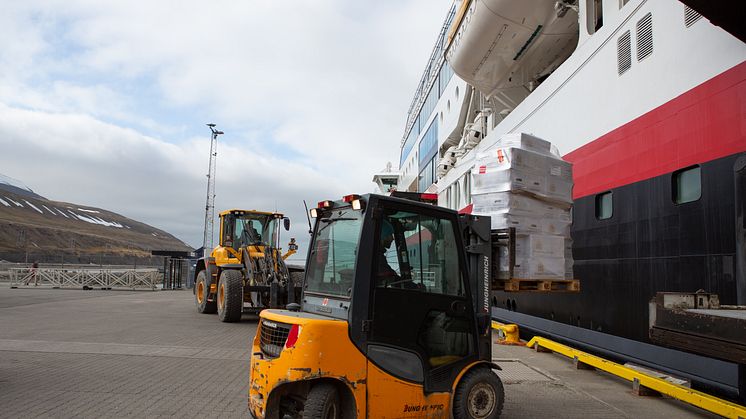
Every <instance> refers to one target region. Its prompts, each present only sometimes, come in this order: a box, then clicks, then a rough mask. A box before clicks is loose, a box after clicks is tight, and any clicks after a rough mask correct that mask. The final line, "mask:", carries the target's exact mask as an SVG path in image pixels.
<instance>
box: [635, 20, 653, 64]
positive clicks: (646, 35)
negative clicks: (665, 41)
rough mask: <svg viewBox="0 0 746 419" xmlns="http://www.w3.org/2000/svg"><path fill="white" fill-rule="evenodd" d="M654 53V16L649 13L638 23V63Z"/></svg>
mask: <svg viewBox="0 0 746 419" xmlns="http://www.w3.org/2000/svg"><path fill="white" fill-rule="evenodd" d="M652 53H653V15H652V14H650V13H648V14H646V15H645V16H643V18H642V19H640V20H639V21H638V22H637V61H642V60H643V59H644V58H645V57H647V56H649V55H650V54H652Z"/></svg>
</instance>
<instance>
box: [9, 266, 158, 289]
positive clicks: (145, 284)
mask: <svg viewBox="0 0 746 419" xmlns="http://www.w3.org/2000/svg"><path fill="white" fill-rule="evenodd" d="M8 272H9V274H10V286H11V288H17V287H21V286H45V287H50V286H51V287H52V288H83V289H89V288H91V289H92V288H101V289H113V288H120V289H123V288H126V289H150V290H155V289H156V288H157V287H158V285H159V284H160V282H161V277H162V274H161V273H160V272H159V271H158V269H157V268H137V269H132V268H130V269H110V268H108V267H97V268H90V267H87V268H47V267H44V268H34V267H24V268H11V269H9V270H8Z"/></svg>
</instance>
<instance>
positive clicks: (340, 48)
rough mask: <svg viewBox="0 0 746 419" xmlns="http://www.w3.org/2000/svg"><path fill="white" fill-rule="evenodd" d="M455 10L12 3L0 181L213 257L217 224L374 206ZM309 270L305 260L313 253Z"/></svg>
mask: <svg viewBox="0 0 746 419" xmlns="http://www.w3.org/2000/svg"><path fill="white" fill-rule="evenodd" d="M450 6H451V1H450V0H436V1H433V0H412V1H401V0H386V1H375V2H363V1H349V0H317V1H303V0H293V1H269V0H266V1H262V2H260V1H234V0H230V1H228V0H226V1H221V0H217V1H211V2H204V1H139V0H138V1H131V2H123V1H101V0H64V1H62V0H60V1H55V0H44V1H33V0H25V1H18V2H5V3H4V5H3V13H0V68H2V70H1V71H0V174H3V175H7V176H10V177H13V178H16V179H19V180H21V181H23V182H24V183H26V184H27V185H28V186H29V187H30V188H31V189H33V190H34V191H35V192H37V193H39V194H41V195H43V196H45V197H47V198H49V199H52V200H60V201H67V202H73V203H76V204H82V205H90V206H96V207H102V208H105V209H108V210H111V211H114V212H118V213H120V214H123V215H125V216H128V217H131V218H134V219H137V220H140V221H143V222H146V223H148V224H151V225H153V226H155V227H158V228H162V229H164V230H166V231H168V232H170V233H172V234H174V235H176V236H177V237H179V238H180V239H182V240H184V241H185V242H187V243H188V244H190V245H192V246H194V247H199V246H200V245H201V242H202V228H203V222H204V204H205V192H206V177H205V175H206V173H207V164H208V158H209V152H208V150H209V130H208V128H207V127H206V126H205V124H206V123H208V122H213V123H216V124H217V125H218V128H219V129H221V130H223V131H225V135H224V136H221V137H220V139H219V141H220V144H219V148H218V163H217V176H216V180H217V188H216V189H217V198H216V209H217V210H218V211H219V210H221V209H226V208H229V207H244V208H250V209H251V208H256V209H265V210H266V209H269V210H273V209H275V208H277V209H278V210H280V211H284V212H285V213H287V214H289V215H290V216H291V217H292V219H293V221H294V227H293V231H292V233H293V235H295V236H297V237H298V238H299V239H300V240H301V241H303V242H305V239H306V237H307V233H305V230H307V225H306V221H305V215H304V210H303V203H302V200H303V199H306V200H308V202H313V203H315V202H317V201H319V200H321V199H326V198H339V197H341V196H342V195H344V194H347V193H365V192H371V191H372V190H373V188H374V185H373V183H372V182H371V178H372V175H373V173H374V172H376V171H379V170H380V169H381V168H383V167H384V166H385V164H386V162H387V161H391V162H396V161H397V160H398V149H399V147H398V146H399V141H400V139H401V135H402V131H403V129H404V123H405V119H406V111H407V109H408V107H409V104H410V101H411V100H412V95H413V93H414V90H415V87H416V84H417V82H418V80H419V78H420V76H421V73H422V70H423V69H424V66H425V63H426V61H427V58H428V56H429V54H430V51H431V49H432V46H433V44H434V42H435V39H436V36H437V33H438V30H439V29H440V25H441V24H442V22H443V19H444V18H445V15H446V12H447V11H448V9H449V7H450ZM302 252H305V249H303V250H302Z"/></svg>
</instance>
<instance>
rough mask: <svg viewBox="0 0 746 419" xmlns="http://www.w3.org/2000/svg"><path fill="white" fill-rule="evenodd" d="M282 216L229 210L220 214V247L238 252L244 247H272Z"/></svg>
mask: <svg viewBox="0 0 746 419" xmlns="http://www.w3.org/2000/svg"><path fill="white" fill-rule="evenodd" d="M282 218H283V216H282V214H276V213H268V212H259V211H243V210H229V211H224V212H222V213H220V246H222V247H230V248H233V249H234V250H238V249H240V248H241V247H244V246H262V245H272V244H274V242H275V241H276V237H277V231H278V228H277V227H278V224H279V220H281V219H282Z"/></svg>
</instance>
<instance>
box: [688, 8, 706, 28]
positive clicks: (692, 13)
mask: <svg viewBox="0 0 746 419" xmlns="http://www.w3.org/2000/svg"><path fill="white" fill-rule="evenodd" d="M701 17H702V15H701V14H699V13H697V11H696V10H694V9H692V8H691V7H689V6H684V26H686V27H687V28H688V27H691V26H692V25H694V23H695V22H696V21H698V20H699V19H700V18H701Z"/></svg>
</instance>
